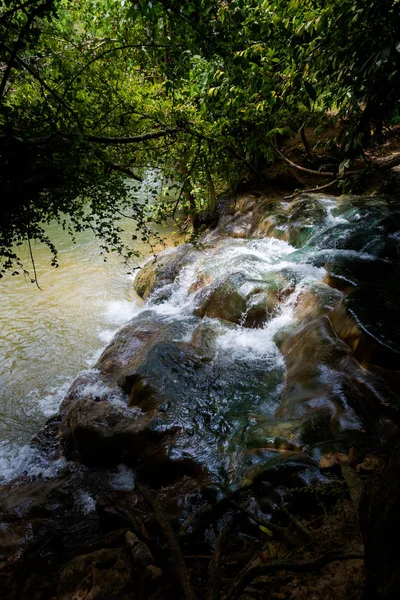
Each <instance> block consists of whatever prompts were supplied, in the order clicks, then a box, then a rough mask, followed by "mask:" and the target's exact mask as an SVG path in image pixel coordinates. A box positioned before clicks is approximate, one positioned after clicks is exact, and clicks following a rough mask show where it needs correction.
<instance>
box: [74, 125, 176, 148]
mask: <svg viewBox="0 0 400 600" xmlns="http://www.w3.org/2000/svg"><path fill="white" fill-rule="evenodd" d="M178 132H179V129H161V130H160V131H152V132H150V133H143V134H141V135H133V136H127V137H107V136H103V135H84V136H83V138H84V139H85V140H86V141H87V142H95V143H97V144H106V145H110V146H119V145H122V144H137V143H139V142H145V141H146V140H155V139H157V138H161V137H166V136H167V135H174V134H175V133H178Z"/></svg>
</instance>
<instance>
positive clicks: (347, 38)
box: [0, 0, 400, 274]
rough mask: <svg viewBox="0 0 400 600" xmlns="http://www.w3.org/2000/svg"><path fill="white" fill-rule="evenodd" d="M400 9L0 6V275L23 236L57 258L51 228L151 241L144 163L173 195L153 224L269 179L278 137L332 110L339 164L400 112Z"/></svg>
mask: <svg viewBox="0 0 400 600" xmlns="http://www.w3.org/2000/svg"><path fill="white" fill-rule="evenodd" d="M399 4H400V2H399V0H380V1H379V2H371V1H367V0H340V1H339V0H324V1H320V0H290V1H288V0H191V1H188V2H185V3H182V2H180V1H178V0H152V1H151V2H150V1H147V0H146V1H145V0H136V1H135V0H3V3H2V5H1V7H0V40H1V41H0V66H1V70H0V157H1V162H0V194H1V198H2V206H3V208H2V220H1V226H0V256H1V260H2V262H1V268H0V271H1V272H4V271H5V270H6V269H10V268H12V269H15V268H16V265H17V266H18V263H19V260H18V251H17V250H18V245H20V244H22V243H25V242H26V241H27V240H29V241H30V240H40V241H42V242H44V243H46V244H47V245H48V246H49V247H50V248H51V250H52V252H53V263H54V264H56V248H54V246H53V245H52V242H51V240H50V239H48V237H47V235H46V233H45V224H46V223H47V222H49V221H50V220H52V219H57V220H58V221H59V222H60V223H62V224H63V225H64V226H65V227H68V228H69V229H70V230H71V232H73V231H79V230H82V229H87V228H90V229H93V230H94V232H95V233H96V235H99V236H100V237H101V238H102V239H103V240H104V246H105V247H107V248H111V249H112V248H114V249H115V250H116V251H118V252H121V253H124V252H125V253H126V252H127V250H126V249H124V247H123V244H122V242H121V240H120V236H119V234H120V228H119V226H118V216H119V215H120V214H121V213H125V212H126V211H128V212H129V214H130V215H132V216H133V217H134V218H135V221H136V223H137V228H138V230H139V231H140V232H141V235H143V236H144V237H145V238H146V237H147V236H148V233H149V230H148V228H147V223H148V220H149V218H155V215H154V213H153V215H149V212H148V209H147V207H146V206H144V204H143V202H142V201H141V199H140V195H139V194H138V193H137V192H138V188H139V181H138V180H140V179H141V178H142V177H143V176H144V175H145V172H146V169H148V168H149V167H157V168H158V169H159V170H160V174H161V175H160V176H161V177H163V178H164V179H165V181H169V182H171V181H173V182H174V185H175V186H176V192H175V193H174V194H171V195H170V196H164V197H163V199H162V202H161V203H160V204H159V206H158V212H157V217H158V218H163V217H165V216H166V215H167V214H171V213H172V214H174V215H175V213H176V211H178V210H179V211H180V214H182V213H183V214H185V213H186V214H192V215H193V214H194V213H196V212H199V211H207V210H208V211H210V212H212V211H213V210H214V208H215V200H216V197H217V195H218V193H219V192H221V191H222V190H223V189H226V187H227V186H231V187H233V188H234V187H235V186H236V185H237V184H238V183H239V182H240V180H241V179H242V178H243V177H244V175H245V173H250V174H252V176H253V177H259V178H262V169H263V166H265V165H266V164H268V162H272V161H274V160H275V154H274V149H273V148H274V145H275V143H276V141H277V140H279V139H282V138H284V137H285V136H290V135H294V133H295V132H296V131H297V130H298V129H299V128H300V127H302V126H304V124H306V123H308V122H312V123H314V124H318V123H320V124H323V123H324V121H325V120H326V114H327V113H328V112H332V111H333V112H334V113H335V114H336V115H337V118H338V119H341V120H342V123H343V124H344V126H343V131H342V133H341V137H340V139H339V141H338V146H337V164H336V163H335V161H334V164H333V165H332V168H333V170H337V169H338V168H339V163H340V162H342V164H343V158H346V157H350V158H351V157H354V156H356V155H357V154H360V153H362V152H363V149H364V148H365V147H366V146H367V145H368V144H369V143H370V141H371V136H374V135H375V137H376V136H378V137H379V135H380V132H381V130H382V126H383V124H385V123H387V122H390V121H391V120H393V119H396V118H398V106H399V97H400V68H399V67H400V35H399V31H400V10H399V8H400V6H399ZM335 160H336V159H335ZM346 164H348V163H346ZM134 235H135V236H136V235H138V233H135V234H134ZM20 266H21V265H20ZM1 272H0V274H1Z"/></svg>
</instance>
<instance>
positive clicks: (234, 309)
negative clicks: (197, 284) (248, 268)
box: [194, 276, 247, 324]
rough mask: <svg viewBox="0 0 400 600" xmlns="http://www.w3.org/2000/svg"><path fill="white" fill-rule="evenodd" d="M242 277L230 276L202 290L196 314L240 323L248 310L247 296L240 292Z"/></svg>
mask: <svg viewBox="0 0 400 600" xmlns="http://www.w3.org/2000/svg"><path fill="white" fill-rule="evenodd" d="M242 281H243V278H242V277H240V276H239V277H238V276H236V277H230V278H228V279H225V280H222V281H219V282H217V284H214V285H213V286H210V287H209V288H207V289H206V290H202V291H201V292H200V294H199V297H198V299H197V308H196V309H195V310H194V314H195V315H196V316H198V317H209V318H211V319H223V320H224V321H229V322H230V323H237V324H238V323H240V322H241V320H242V317H243V315H244V313H245V312H246V306H247V303H246V298H245V297H244V296H243V294H242V293H241V292H240V283H242Z"/></svg>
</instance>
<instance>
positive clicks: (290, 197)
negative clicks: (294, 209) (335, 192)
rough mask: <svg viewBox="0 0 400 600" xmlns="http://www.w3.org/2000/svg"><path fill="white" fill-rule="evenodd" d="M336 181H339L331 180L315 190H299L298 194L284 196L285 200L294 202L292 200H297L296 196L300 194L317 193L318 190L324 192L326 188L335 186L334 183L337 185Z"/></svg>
mask: <svg viewBox="0 0 400 600" xmlns="http://www.w3.org/2000/svg"><path fill="white" fill-rule="evenodd" d="M338 181H339V179H333V181H330V182H329V183H326V184H325V185H320V186H318V187H315V188H307V189H306V190H300V192H296V193H295V194H292V195H291V196H285V200H294V198H297V196H300V195H301V194H310V193H311V192H319V191H320V190H326V189H327V188H329V187H332V186H333V185H335V183H337V182H338Z"/></svg>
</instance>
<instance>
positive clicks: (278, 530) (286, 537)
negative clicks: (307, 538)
mask: <svg viewBox="0 0 400 600" xmlns="http://www.w3.org/2000/svg"><path fill="white" fill-rule="evenodd" d="M231 504H233V506H235V507H236V508H237V509H238V510H239V511H240V512H241V513H243V514H244V515H246V517H248V518H249V519H251V520H252V521H254V522H255V523H257V525H260V526H261V527H265V528H266V529H269V530H270V531H272V533H273V534H274V535H275V536H276V537H277V538H278V539H280V540H281V541H282V542H284V543H285V544H287V545H288V546H289V547H291V548H294V547H296V546H298V545H299V540H298V538H297V537H296V536H293V535H292V534H291V533H290V532H289V530H288V528H286V527H280V526H279V525H275V523H271V521H266V520H265V519H262V518H261V517H259V516H258V515H256V514H254V513H252V512H251V511H250V510H248V509H247V508H244V506H241V505H240V504H238V503H237V502H234V501H233V500H231Z"/></svg>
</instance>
